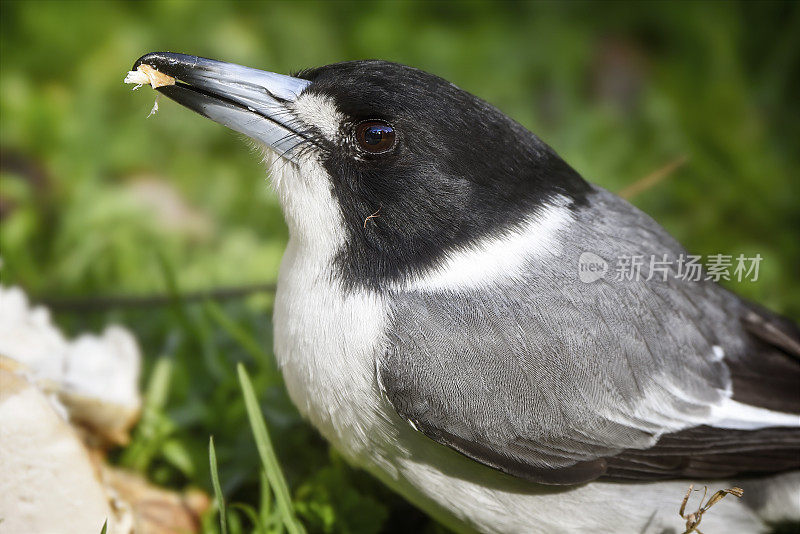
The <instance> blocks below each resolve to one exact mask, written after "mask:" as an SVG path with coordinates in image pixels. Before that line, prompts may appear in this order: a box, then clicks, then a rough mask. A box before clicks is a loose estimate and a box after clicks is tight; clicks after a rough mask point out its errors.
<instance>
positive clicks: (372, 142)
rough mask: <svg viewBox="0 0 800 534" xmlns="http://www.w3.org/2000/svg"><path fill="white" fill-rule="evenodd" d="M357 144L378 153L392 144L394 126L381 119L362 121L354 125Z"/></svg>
mask: <svg viewBox="0 0 800 534" xmlns="http://www.w3.org/2000/svg"><path fill="white" fill-rule="evenodd" d="M356 141H357V142H358V146H360V147H361V148H362V149H363V150H366V151H367V152H369V153H371V154H380V153H381V152H386V151H388V150H391V148H392V147H393V146H394V141H395V133H394V128H392V127H391V126H389V125H388V124H386V123H385V122H382V121H364V122H361V123H359V124H358V126H356Z"/></svg>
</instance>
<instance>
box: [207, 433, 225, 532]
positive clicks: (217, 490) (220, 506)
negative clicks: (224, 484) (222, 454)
mask: <svg viewBox="0 0 800 534" xmlns="http://www.w3.org/2000/svg"><path fill="white" fill-rule="evenodd" d="M208 463H209V465H210V467H211V486H212V487H213V488H214V501H215V502H216V505H217V513H218V514H219V528H220V531H221V532H222V534H228V514H227V513H225V496H224V495H223V494H222V488H221V487H220V485H219V469H218V468H217V451H215V450H214V436H211V437H210V438H208Z"/></svg>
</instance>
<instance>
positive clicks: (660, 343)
mask: <svg viewBox="0 0 800 534" xmlns="http://www.w3.org/2000/svg"><path fill="white" fill-rule="evenodd" d="M594 201H595V203H607V204H609V205H606V206H599V207H598V206H595V207H594V208H590V210H591V211H587V212H585V213H583V214H580V213H579V214H578V215H577V216H578V217H591V218H592V220H591V221H585V220H584V221H581V220H580V219H579V220H578V221H576V224H575V225H574V227H576V228H578V230H576V231H575V232H577V233H573V234H571V235H569V236H566V237H565V239H564V248H563V250H562V251H561V253H560V256H557V257H548V256H542V257H538V258H537V257H533V258H530V261H529V265H528V266H527V267H528V268H527V269H526V272H527V273H529V274H527V275H526V279H525V281H524V283H520V282H519V280H518V279H515V280H509V281H508V282H507V283H505V284H503V283H500V284H499V285H496V286H494V287H492V288H491V289H488V288H475V289H464V290H459V291H453V292H450V293H448V294H447V295H446V298H442V297H443V295H437V294H435V293H432V292H425V291H406V292H401V293H398V294H397V295H396V296H395V300H394V303H393V317H394V319H393V324H392V325H391V328H390V331H389V349H388V350H387V352H386V353H385V354H384V355H382V357H381V358H380V359H379V362H378V372H379V373H380V375H381V376H380V382H381V383H382V384H383V388H384V390H385V393H386V395H387V397H388V399H389V400H390V402H391V403H392V404H393V406H394V407H395V409H396V410H397V411H398V413H399V414H400V415H402V416H403V417H405V418H406V419H408V420H409V421H411V422H412V423H413V424H414V425H415V426H416V427H417V428H418V429H419V430H421V431H422V432H424V433H425V434H427V435H428V436H430V437H431V438H433V439H434V440H436V441H439V442H440V443H443V444H445V445H448V446H450V447H452V448H454V449H456V450H458V451H459V452H461V453H463V454H465V455H467V456H469V457H471V458H473V459H475V460H477V461H480V462H482V463H485V464H487V465H490V466H492V467H495V468H497V469H500V470H502V471H505V472H508V473H510V474H512V475H515V476H520V477H524V478H528V479H531V480H534V481H537V482H544V483H555V484H570V483H578V482H583V481H586V480H592V479H594V478H597V477H599V476H604V475H605V476H609V475H610V476H614V475H615V473H617V474H621V475H620V476H622V477H623V478H625V475H626V474H627V475H630V474H631V473H634V474H638V475H639V476H640V477H641V478H649V477H651V476H652V477H654V478H655V477H664V476H674V475H675V474H676V473H677V472H678V471H679V469H678V467H679V466H680V465H682V462H683V465H684V466H685V465H688V464H686V462H685V459H684V458H683V457H680V458H679V457H678V456H677V455H676V456H675V457H673V458H672V459H671V460H668V461H666V463H664V462H665V461H664V460H661V455H659V456H658V461H660V462H662V464H663V465H662V467H661V468H653V467H652V465H651V464H653V463H656V464H658V462H657V461H656V460H654V459H652V458H650V459H643V457H637V456H633V455H631V456H629V457H627V458H622V457H620V456H619V455H620V454H622V453H624V452H625V451H629V450H633V451H646V450H651V449H653V448H654V447H655V446H656V445H657V444H658V443H659V440H660V439H661V438H662V436H667V435H675V434H678V433H680V432H681V431H685V430H686V429H691V428H695V427H701V426H702V425H703V424H704V423H706V422H707V421H708V420H709V417H710V413H711V409H712V407H713V406H714V405H717V404H719V403H720V402H722V401H723V400H724V399H725V398H726V396H729V395H730V388H731V372H730V370H729V367H728V364H727V363H724V362H723V361H720V359H719V358H718V357H716V356H715V349H714V347H715V346H716V347H722V348H723V349H724V351H725V354H726V359H728V358H729V357H730V358H731V359H733V360H736V358H737V357H738V355H740V354H744V353H745V352H746V351H747V349H748V347H749V342H748V340H747V339H746V334H744V330H743V329H742V326H741V325H740V324H739V323H738V321H736V320H734V318H735V317H737V314H738V313H739V310H740V308H741V305H740V303H739V301H738V299H736V298H735V297H733V296H732V295H730V294H729V293H727V292H725V291H724V290H722V289H721V288H719V287H717V286H716V285H713V284H710V283H704V282H699V283H685V282H681V281H674V280H673V281H667V282H661V281H651V282H639V283H636V282H615V281H614V280H613V279H609V278H610V277H608V276H607V277H606V278H605V279H602V280H600V281H598V282H595V283H592V284H583V283H582V282H580V281H578V280H577V270H576V269H577V266H576V262H577V258H578V256H579V255H580V253H581V252H582V251H585V250H590V251H592V252H594V253H595V254H598V255H599V256H601V257H604V258H606V259H607V260H608V261H610V262H611V260H612V258H613V257H616V256H617V255H623V254H628V255H630V254H651V253H653V254H663V253H667V254H669V255H671V256H675V255H677V254H679V253H680V252H681V249H680V247H679V245H677V243H675V242H674V241H673V240H672V239H671V238H669V236H667V235H666V233H665V232H664V231H663V230H661V229H660V227H658V225H656V224H655V223H654V222H653V221H652V220H650V219H649V218H647V217H646V216H645V215H643V214H641V213H640V212H638V211H637V210H635V208H632V207H630V206H628V205H627V204H625V203H624V202H622V201H621V200H618V199H615V197H613V198H612V196H611V195H609V194H607V193H605V194H600V196H599V198H596V199H595V200H594ZM605 218H608V219H610V220H604V219H605ZM626 224H627V227H621V226H620V225H626ZM586 228H589V229H591V230H590V232H594V233H587V234H586V235H581V234H580V232H581V231H584V230H585V229H586ZM584 247H586V248H584ZM645 274H646V273H645ZM612 276H613V275H612ZM799 368H800V367H799ZM794 435H796V434H794ZM723 441H724V440H723ZM753 447H756V445H753ZM614 458H616V459H614ZM654 458H655V456H654ZM648 465H650V467H646V468H645V467H643V466H648ZM637 466H638V467H637ZM648 473H650V474H648Z"/></svg>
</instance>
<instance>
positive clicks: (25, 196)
mask: <svg viewBox="0 0 800 534" xmlns="http://www.w3.org/2000/svg"><path fill="white" fill-rule="evenodd" d="M0 9H1V10H2V13H0V30H1V31H2V36H1V37H0V149H2V176H0V187H2V189H1V190H0V216H2V226H1V227H0V246H1V247H2V248H1V249H0V253H1V254H2V259H3V265H2V270H0V276H1V277H2V283H3V284H6V285H11V284H19V285H21V286H23V287H24V288H25V289H26V290H28V292H29V293H31V294H32V295H36V296H45V295H46V296H50V297H54V296H55V297H57V296H61V297H65V296H92V295H108V294H119V293H135V294H141V293H150V292H155V293H167V294H169V295H172V296H173V297H174V298H173V304H172V305H171V306H166V307H152V308H147V309H127V308H122V309H113V310H108V311H106V310H101V311H96V312H81V313H76V312H75V311H70V310H68V309H67V310H65V311H63V312H62V313H60V314H59V315H58V316H57V318H58V320H59V322H60V323H61V325H62V326H63V327H64V328H66V329H68V330H71V331H78V330H82V329H87V328H97V327H99V326H100V325H102V324H105V323H107V322H109V321H118V322H122V323H123V324H125V325H127V326H128V327H129V328H131V329H132V330H134V331H135V333H136V334H137V335H138V337H139V339H140V341H141V344H142V348H143V351H144V353H145V355H146V359H147V362H146V371H145V377H146V378H147V380H148V381H149V383H150V384H151V388H150V389H149V391H150V392H151V395H150V396H149V397H148V398H149V403H148V408H147V409H146V410H145V413H144V418H143V420H142V423H141V425H140V427H139V428H138V430H137V434H136V437H135V439H134V442H133V443H132V444H131V446H130V447H129V448H128V449H127V450H125V451H121V452H120V453H119V454H118V461H120V462H121V463H123V464H124V465H128V466H130V467H132V468H136V469H138V470H140V471H143V472H146V473H147V474H148V475H149V476H150V477H151V478H153V479H154V480H156V481H157V482H159V483H163V484H170V485H173V486H176V487H181V486H185V485H197V486H201V487H203V488H206V489H208V490H209V491H210V490H211V482H210V480H211V479H210V477H209V470H208V456H207V453H208V450H207V444H208V436H209V435H212V434H213V435H214V436H215V437H216V440H215V441H216V451H217V459H218V462H219V473H220V479H221V483H222V489H223V492H224V493H225V495H226V499H227V501H228V502H229V503H230V502H244V503H249V504H251V505H256V504H257V499H258V497H257V495H259V491H258V488H259V487H261V485H262V480H261V475H260V474H259V473H258V472H257V471H256V470H254V468H253V467H254V466H256V465H259V464H258V455H257V451H256V449H255V447H254V446H253V441H252V438H251V435H250V433H249V431H248V426H247V416H246V412H245V406H244V401H243V399H242V396H241V392H240V390H239V385H238V382H237V380H236V373H235V371H234V369H235V363H236V362H244V363H245V364H247V365H248V366H249V367H250V368H251V369H252V372H251V375H252V380H253V384H254V386H255V388H256V391H258V392H259V394H260V399H259V400H260V402H261V405H262V409H263V410H264V412H265V415H266V418H267V421H268V423H269V425H270V429H271V432H272V435H273V440H274V441H275V445H276V449H277V454H278V456H279V457H280V458H281V463H282V466H283V469H284V471H285V473H286V476H287V478H288V481H289V485H290V487H292V488H295V497H294V498H295V501H296V503H295V506H296V510H297V513H298V514H300V517H301V518H302V519H303V520H304V522H305V523H306V525H307V527H308V528H309V529H310V530H312V531H319V532H357V533H365V532H376V531H379V530H382V529H383V530H391V531H405V530H411V529H414V530H419V529H422V528H429V529H435V528H438V527H436V526H435V525H432V524H429V523H428V522H427V520H426V519H425V518H424V516H422V515H421V514H419V513H415V512H413V511H412V510H411V508H410V506H409V505H407V504H405V503H404V502H403V501H401V500H400V499H399V498H397V497H395V496H393V495H392V494H391V493H390V492H388V491H387V490H385V489H384V488H382V487H381V486H380V485H379V484H378V483H377V482H374V481H372V480H371V479H370V478H369V477H367V476H365V475H364V474H363V473H360V472H357V471H353V470H351V469H349V468H347V467H346V466H345V465H344V464H343V463H342V462H341V460H340V459H338V457H336V455H335V454H333V455H332V456H331V455H330V454H329V453H328V450H327V446H326V445H325V444H324V443H323V442H322V440H321V439H320V438H319V437H318V436H317V435H316V434H315V433H314V432H313V431H312V430H310V429H309V428H308V426H306V425H305V424H304V423H302V422H301V421H300V420H299V417H298V415H297V412H296V411H295V410H294V408H293V407H292V406H291V403H290V402H289V400H288V398H287V396H286V394H285V392H284V390H283V387H282V383H281V379H280V376H279V373H278V372H277V370H276V368H275V364H274V361H273V359H272V355H271V324H270V319H269V318H270V314H271V302H272V301H271V296H270V295H269V294H263V293H262V294H255V295H253V296H252V297H250V298H247V299H241V300H235V301H229V302H226V303H224V304H222V305H216V304H209V303H203V304H190V303H187V302H184V301H182V300H181V298H180V295H181V294H182V293H183V292H185V291H188V290H194V289H203V288H213V287H219V286H228V285H241V284H247V283H263V282H272V281H274V280H275V279H276V273H277V268H278V264H279V261H280V257H281V254H282V250H283V246H284V243H285V241H286V238H287V232H286V228H285V226H284V223H283V220H282V217H281V213H280V210H279V207H278V204H277V201H276V198H275V196H274V194H273V193H272V192H271V191H270V190H269V187H268V184H267V180H266V173H265V170H264V169H263V168H262V166H261V165H260V162H259V155H258V154H257V153H255V152H254V151H253V150H251V149H250V148H248V144H247V143H246V142H243V141H242V139H241V136H239V135H237V134H234V133H232V132H230V131H227V130H225V129H224V128H223V127H221V126H219V125H216V124H213V123H211V122H208V121H205V120H204V119H202V118H200V117H199V116H196V115H194V114H192V113H190V112H188V111H187V110H185V109H181V108H180V107H179V106H177V105H175V104H173V103H171V102H167V101H163V102H162V103H161V111H159V113H158V114H157V115H155V116H153V117H151V118H146V116H147V113H148V111H149V109H150V107H151V106H152V103H153V93H152V91H150V90H149V89H148V88H143V89H141V90H140V91H137V92H136V93H131V91H130V86H124V85H122V83H121V82H122V78H123V76H124V74H125V72H126V71H127V70H128V68H129V67H130V65H131V64H132V63H133V61H134V60H135V59H136V58H137V57H139V56H140V55H142V54H144V53H146V52H150V51H156V50H171V51H179V52H186V53H191V54H197V55H203V56H207V57H213V58H219V59H224V60H228V61H233V62H237V63H242V64H246V65H251V66H254V67H259V68H264V69H268V70H274V71H279V72H287V71H291V70H297V69H300V68H303V67H308V66H315V65H320V64H325V63H330V62H336V61H342V60H348V59H357V58H384V59H390V60H395V61H400V62H403V63H407V64H410V65H414V66H417V67H420V68H423V69H425V70H428V71H431V72H434V73H436V74H439V75H441V76H443V77H445V78H447V79H449V80H451V81H453V82H455V83H456V84H458V85H460V86H461V87H463V88H465V89H467V90H469V91H471V92H473V93H475V94H477V95H479V96H481V97H482V98H484V99H486V100H488V101H490V102H492V103H494V104H496V105H497V106H498V107H500V108H501V109H502V110H504V111H505V112H506V113H508V114H509V115H511V116H512V117H514V118H516V119H517V120H518V121H520V122H521V123H522V124H524V125H525V126H527V127H528V128H530V129H531V130H533V131H535V132H536V133H537V134H539V135H540V137H542V138H543V139H544V140H545V141H546V142H548V143H549V144H551V145H552V146H553V147H554V148H555V149H556V150H557V151H558V152H559V153H560V154H561V155H562V156H563V157H564V158H565V159H566V160H567V161H568V162H570V163H571V164H572V165H573V166H574V167H576V168H577V169H578V170H579V171H580V172H581V173H582V174H583V175H584V176H585V177H587V179H589V180H590V181H593V182H595V183H597V184H599V185H602V186H604V187H606V188H608V189H611V190H613V191H618V190H620V189H622V188H624V187H625V186H628V185H630V184H632V183H634V182H636V181H637V180H639V179H640V178H642V177H644V176H647V175H648V174H650V173H652V172H654V171H657V170H658V169H661V168H663V167H664V166H665V165H668V164H669V163H670V162H673V161H675V160H677V159H679V158H681V157H684V156H685V157H686V158H687V163H686V164H685V165H683V166H681V167H680V168H679V169H677V170H676V171H675V172H673V173H671V174H670V175H669V177H668V178H667V179H666V180H665V181H664V182H662V183H660V184H658V185H655V186H654V187H652V188H651V189H649V190H647V191H645V192H643V193H641V194H639V195H638V196H637V197H635V198H634V199H633V201H634V203H635V204H637V205H638V206H640V207H641V208H642V209H644V210H645V211H646V212H648V213H650V214H651V215H652V216H653V217H654V218H655V219H656V220H658V221H659V222H661V223H662V224H663V225H664V226H665V227H666V228H667V229H668V230H669V231H670V232H672V233H673V234H674V235H675V236H676V237H677V238H678V239H679V240H680V241H681V242H683V243H684V245H686V246H687V248H688V249H689V250H690V251H692V252H694V253H698V254H711V253H724V254H733V255H736V254H739V253H745V254H746V255H753V254H755V253H760V254H761V255H762V256H763V257H764V260H763V262H762V264H761V276H760V278H759V280H758V282H755V283H753V282H743V283H739V284H730V287H732V288H733V289H734V290H736V291H738V292H740V293H741V294H743V295H745V296H747V297H749V298H753V299H755V300H757V301H759V302H761V303H763V304H765V305H767V306H769V307H771V308H773V309H775V310H777V311H780V312H783V313H786V314H788V315H790V316H792V317H794V318H798V317H800V282H799V281H798V279H797V274H798V265H800V239H798V230H800V177H798V169H800V150H798V148H799V147H798V140H799V139H800V120H798V119H800V99H798V98H797V95H798V94H800V76H799V75H798V65H800V4H797V3H764V2H761V3H741V4H740V3H717V2H711V3H690V2H683V3H603V4H600V3H577V2H571V3H489V2H464V3H461V2H459V3H448V2H415V3H401V2H372V3H367V2H363V3H342V2H326V3H318V2H276V3H255V2H212V1H205V2H188V1H179V0H170V1H165V2H158V3H156V2H86V3H80V2H44V1H39V2H12V1H8V0H6V1H4V2H2V3H0ZM156 362H169V365H168V366H165V365H164V364H163V363H162V364H160V366H156ZM154 368H155V370H156V372H155V373H153V369H154ZM360 509H362V510H364V511H362V512H359V510H360ZM235 510H236V509H235V508H232V509H229V510H228V513H229V514H232V513H233V514H235ZM245 522H246V519H245ZM207 523H208V525H211V526H209V527H208V528H213V525H214V523H213V522H207ZM208 525H207V526H208Z"/></svg>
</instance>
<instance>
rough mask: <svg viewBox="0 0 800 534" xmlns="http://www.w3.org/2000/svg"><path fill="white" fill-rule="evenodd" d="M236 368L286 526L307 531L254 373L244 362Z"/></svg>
mask: <svg viewBox="0 0 800 534" xmlns="http://www.w3.org/2000/svg"><path fill="white" fill-rule="evenodd" d="M236 370H237V372H238V374H239V383H240V384H241V385H242V394H243V395H244V402H245V406H246V408H247V416H248V418H249V420H250V427H251V428H252V430H253V436H254V437H255V440H256V447H257V448H258V454H259V457H260V458H261V464H262V466H263V468H264V472H265V473H266V476H267V480H268V481H269V486H270V488H271V489H272V491H273V494H274V496H275V504H276V507H277V511H278V514H279V516H280V518H281V522H282V523H283V525H284V526H285V527H286V531H287V532H288V533H289V534H304V533H305V531H306V530H305V529H304V528H303V525H302V524H301V523H300V522H299V521H298V520H297V517H296V515H295V513H294V507H293V506H292V498H291V495H290V494H289V487H288V486H287V485H286V479H285V478H284V476H283V472H282V471H281V467H280V464H279V462H278V458H277V457H276V456H275V450H274V449H273V447H272V440H270V438H269V433H268V432H267V426H266V425H265V424H264V416H263V415H262V414H261V409H260V408H259V407H258V400H257V398H256V394H255V392H254V391H253V384H252V382H250V377H249V376H248V375H247V371H246V370H245V368H244V366H243V365H242V364H239V365H238V366H237V369H236ZM262 502H263V500H262Z"/></svg>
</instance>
